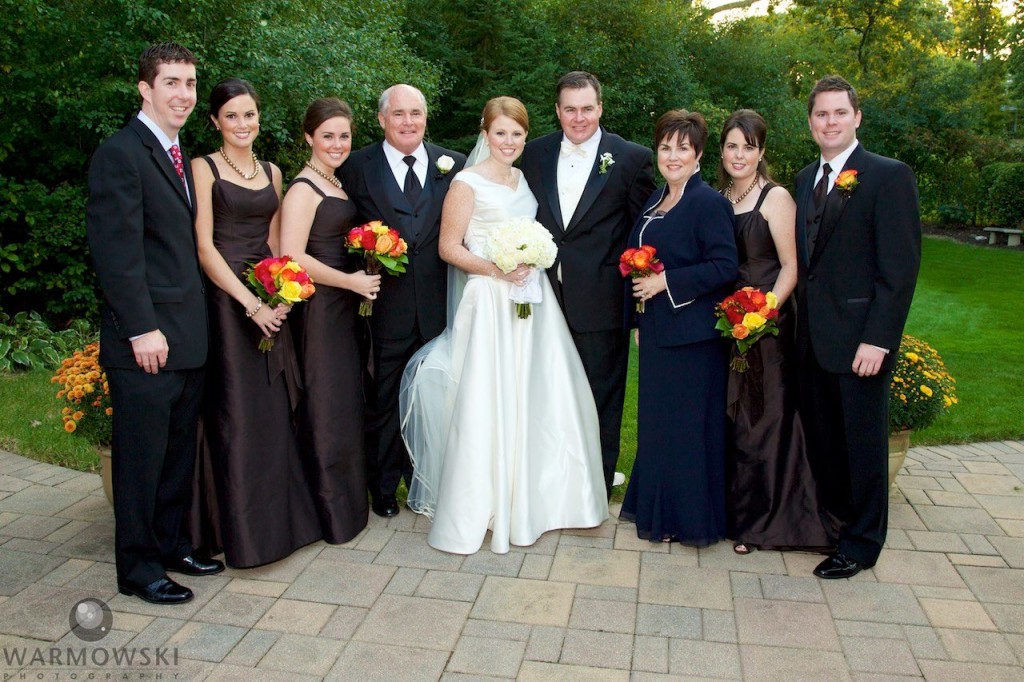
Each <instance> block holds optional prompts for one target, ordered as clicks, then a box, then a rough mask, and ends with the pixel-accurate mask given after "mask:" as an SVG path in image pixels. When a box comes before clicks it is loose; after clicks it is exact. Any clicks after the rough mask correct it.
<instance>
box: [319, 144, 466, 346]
mask: <svg viewBox="0 0 1024 682" xmlns="http://www.w3.org/2000/svg"><path fill="white" fill-rule="evenodd" d="M424 146H425V147H426V149H427V156H428V158H429V165H428V169H427V182H426V184H425V185H424V187H423V193H422V194H421V195H420V199H419V202H418V203H417V205H416V206H411V205H410V204H409V201H408V199H406V197H405V194H404V193H403V192H402V188H401V187H399V186H398V182H397V181H396V180H395V176H394V173H392V172H391V167H390V166H389V165H388V161H387V157H385V156H384V144H383V142H375V143H374V144H371V145H369V146H367V147H363V148H362V149H360V150H359V151H357V152H353V153H352V155H351V156H350V157H349V159H348V162H347V163H345V164H344V165H343V166H342V167H341V168H340V169H339V170H338V173H339V175H340V177H341V181H342V184H343V185H344V187H345V191H346V192H347V193H348V196H349V198H350V199H351V200H352V201H353V203H354V204H355V207H356V211H357V213H358V220H359V223H360V224H362V223H365V222H369V221H371V220H380V221H383V223H384V224H385V225H387V226H388V227H391V228H394V229H395V230H398V233H399V234H401V235H402V237H403V238H404V239H405V241H406V243H407V244H408V245H409V251H408V254H409V264H408V265H407V266H406V272H405V273H404V274H402V275H399V276H398V277H392V276H390V275H387V274H385V275H384V276H383V277H382V278H381V288H380V295H379V296H378V297H377V301H376V302H375V303H374V305H373V316H372V317H370V325H371V327H372V329H373V333H374V336H375V337H378V338H386V339H401V338H406V337H408V336H409V335H410V334H412V333H413V330H414V329H415V328H416V325H417V323H418V324H419V332H420V335H421V336H422V337H423V338H426V339H430V338H433V337H435V336H437V335H438V334H440V333H441V331H442V330H444V326H445V321H446V317H445V306H446V300H447V299H446V296H447V282H448V266H447V264H446V263H445V262H444V261H442V260H441V258H440V256H438V254H437V240H438V236H439V234H440V227H441V205H442V204H443V203H444V197H445V194H447V192H448V187H449V186H450V184H451V181H452V178H453V177H455V174H456V173H458V172H459V171H460V170H462V167H463V166H464V165H465V164H466V156H465V154H460V153H458V152H453V151H450V150H448V149H444V148H442V147H438V146H437V145H434V144H429V143H424ZM444 155H448V156H450V157H452V159H454V160H455V167H454V168H452V169H451V170H450V171H448V172H447V173H442V172H441V171H440V170H438V168H437V160H438V159H439V158H440V157H441V156H444Z"/></svg>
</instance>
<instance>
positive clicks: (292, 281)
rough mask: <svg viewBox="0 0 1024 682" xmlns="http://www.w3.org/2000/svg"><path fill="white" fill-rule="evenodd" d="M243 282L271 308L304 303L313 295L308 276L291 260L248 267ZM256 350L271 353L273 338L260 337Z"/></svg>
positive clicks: (263, 262) (274, 259) (281, 259)
mask: <svg viewBox="0 0 1024 682" xmlns="http://www.w3.org/2000/svg"><path fill="white" fill-rule="evenodd" d="M245 279H246V281H248V282H249V288H251V289H252V291H253V293H255V294H256V296H257V297H259V299H260V300H261V301H263V302H264V303H265V304H266V305H269V306H270V307H271V308H275V307H277V306H279V305H281V304H282V303H287V304H288V305H293V304H295V303H298V302H300V301H305V300H306V299H307V298H309V297H310V296H312V295H313V294H314V293H315V292H316V287H314V286H313V280H312V279H310V278H309V274H307V273H306V271H305V270H304V269H303V268H302V266H301V265H299V264H298V263H296V262H295V261H293V260H292V258H291V256H281V257H280V258H273V257H271V258H264V259H263V260H261V261H260V262H259V263H256V264H255V265H252V264H250V265H249V267H248V268H246V270H245ZM259 347H260V350H261V351H263V352H264V353H266V352H267V351H269V350H271V349H272V348H273V347H274V337H272V336H271V337H266V336H265V337H263V338H262V339H260V346H259Z"/></svg>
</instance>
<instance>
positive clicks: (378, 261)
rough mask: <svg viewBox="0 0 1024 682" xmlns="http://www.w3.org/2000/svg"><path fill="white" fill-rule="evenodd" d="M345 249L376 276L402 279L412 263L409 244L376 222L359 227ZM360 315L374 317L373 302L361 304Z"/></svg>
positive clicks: (366, 300) (347, 238)
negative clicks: (380, 274) (399, 276)
mask: <svg viewBox="0 0 1024 682" xmlns="http://www.w3.org/2000/svg"><path fill="white" fill-rule="evenodd" d="M345 246H346V247H347V248H348V250H349V252H350V253H358V254H360V255H361V256H362V257H363V261H364V262H365V263H366V272H367V274H370V275H376V274H377V273H378V272H380V271H381V270H384V271H385V272H386V273H388V274H389V275H395V276H397V275H400V274H402V273H403V272H405V266H406V264H407V263H408V262H409V256H408V255H406V253H405V252H406V251H407V250H408V249H409V246H408V245H407V244H406V243H405V240H404V239H402V238H401V237H400V236H399V235H398V231H397V230H393V229H391V228H390V227H388V226H387V225H385V224H384V223H382V222H381V221H379V220H374V221H371V222H369V223H366V224H365V225H360V226H359V227H353V228H352V229H351V230H349V231H348V236H347V237H345ZM359 314H360V315H362V316H363V317H369V316H370V315H373V301H372V300H370V299H363V301H362V303H360V304H359Z"/></svg>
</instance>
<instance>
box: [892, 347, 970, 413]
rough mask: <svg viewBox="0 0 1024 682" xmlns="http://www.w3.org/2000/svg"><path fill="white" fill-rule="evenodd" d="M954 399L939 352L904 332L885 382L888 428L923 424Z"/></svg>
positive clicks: (953, 384) (953, 386)
mask: <svg viewBox="0 0 1024 682" xmlns="http://www.w3.org/2000/svg"><path fill="white" fill-rule="evenodd" d="M957 402H959V401H958V400H957V397H956V379H954V378H953V377H952V376H951V375H950V374H949V372H948V371H946V365H945V364H944V363H943V362H942V358H941V357H940V356H939V353H938V352H937V351H936V350H935V349H934V348H932V347H931V346H929V345H928V344H927V343H925V342H924V341H922V340H921V339H918V338H915V337H913V336H910V335H909V334H904V335H903V340H902V341H900V349H899V351H898V352H897V354H896V365H895V366H894V367H893V370H892V381H891V383H890V384H889V432H890V433H897V432H899V431H903V430H904V429H923V428H926V427H928V426H930V425H931V424H932V422H934V421H935V420H936V419H938V418H939V416H940V415H941V414H942V413H943V412H945V411H946V410H948V409H949V408H950V407H952V406H953V405H956V404H957Z"/></svg>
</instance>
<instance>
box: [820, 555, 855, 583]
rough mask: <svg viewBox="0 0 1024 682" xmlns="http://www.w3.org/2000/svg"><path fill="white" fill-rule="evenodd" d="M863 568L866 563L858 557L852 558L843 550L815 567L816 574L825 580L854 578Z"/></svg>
mask: <svg viewBox="0 0 1024 682" xmlns="http://www.w3.org/2000/svg"><path fill="white" fill-rule="evenodd" d="M862 568H864V565H863V564H862V563H860V562H859V561H857V560H856V559H851V558H850V557H848V556H846V555H845V554H843V553H842V552H836V553H835V554H832V555H831V556H829V558H827V559H825V560H824V561H822V562H821V563H820V564H818V566H817V567H816V568H815V569H814V575H816V576H818V577H819V578H824V579H825V580H834V579H836V578H852V577H853V576H855V575H857V574H858V573H860V571H861V569H862Z"/></svg>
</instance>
